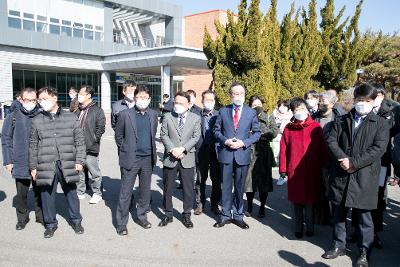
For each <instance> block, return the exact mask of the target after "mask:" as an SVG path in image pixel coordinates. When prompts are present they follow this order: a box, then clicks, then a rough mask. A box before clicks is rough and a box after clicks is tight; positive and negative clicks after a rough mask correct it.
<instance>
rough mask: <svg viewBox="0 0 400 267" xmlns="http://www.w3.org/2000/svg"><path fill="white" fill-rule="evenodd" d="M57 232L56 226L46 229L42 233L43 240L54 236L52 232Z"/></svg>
mask: <svg viewBox="0 0 400 267" xmlns="http://www.w3.org/2000/svg"><path fill="white" fill-rule="evenodd" d="M56 230H57V226H56V227H53V228H46V230H45V231H44V238H51V237H53V235H54V232H55V231H56Z"/></svg>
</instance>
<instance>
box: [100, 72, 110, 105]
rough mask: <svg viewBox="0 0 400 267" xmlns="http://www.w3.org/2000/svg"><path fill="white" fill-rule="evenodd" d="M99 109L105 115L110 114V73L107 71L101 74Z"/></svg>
mask: <svg viewBox="0 0 400 267" xmlns="http://www.w3.org/2000/svg"><path fill="white" fill-rule="evenodd" d="M101 107H102V109H103V110H104V112H105V113H110V112H111V85H110V73H109V72H107V71H103V72H102V73H101Z"/></svg>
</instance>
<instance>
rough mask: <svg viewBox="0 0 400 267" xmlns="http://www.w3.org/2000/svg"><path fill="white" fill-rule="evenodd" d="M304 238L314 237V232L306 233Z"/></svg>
mask: <svg viewBox="0 0 400 267" xmlns="http://www.w3.org/2000/svg"><path fill="white" fill-rule="evenodd" d="M306 236H308V237H313V236H314V231H306Z"/></svg>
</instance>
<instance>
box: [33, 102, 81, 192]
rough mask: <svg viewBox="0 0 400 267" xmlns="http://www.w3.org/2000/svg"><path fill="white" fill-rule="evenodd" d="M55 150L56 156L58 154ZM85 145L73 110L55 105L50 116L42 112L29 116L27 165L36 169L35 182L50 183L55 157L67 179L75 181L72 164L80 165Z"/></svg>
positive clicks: (40, 183) (76, 174)
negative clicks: (30, 120) (31, 117)
mask: <svg viewBox="0 0 400 267" xmlns="http://www.w3.org/2000/svg"><path fill="white" fill-rule="evenodd" d="M57 150H58V151H59V155H60V158H58V153H57ZM85 152H86V146H85V139H84V136H83V130H82V129H81V128H80V126H79V121H78V118H77V117H76V115H75V114H74V113H71V112H69V111H64V110H62V109H61V108H59V110H58V112H57V113H56V114H55V115H54V118H53V116H52V115H51V114H50V113H48V112H44V113H43V114H39V115H37V116H36V117H35V118H34V119H33V120H32V126H31V135H30V140H29V168H30V169H31V170H33V169H36V170H37V177H36V184H37V185H39V186H44V185H51V184H52V182H53V179H54V169H55V161H57V160H58V159H60V161H61V166H62V172H63V175H64V178H65V181H66V182H67V183H76V182H78V181H79V175H78V172H77V171H76V170H75V164H82V165H84V163H85V160H86V153H85Z"/></svg>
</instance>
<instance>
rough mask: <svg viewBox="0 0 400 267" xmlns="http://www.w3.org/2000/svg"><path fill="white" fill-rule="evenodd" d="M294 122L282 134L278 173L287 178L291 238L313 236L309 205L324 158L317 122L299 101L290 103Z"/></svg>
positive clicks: (317, 191) (315, 195)
mask: <svg viewBox="0 0 400 267" xmlns="http://www.w3.org/2000/svg"><path fill="white" fill-rule="evenodd" d="M290 109H291V110H292V112H293V114H294V119H292V121H291V122H290V123H289V124H288V125H287V126H286V128H285V130H284V131H283V135H282V139H281V147H280V151H281V153H280V158H279V172H280V174H281V175H287V176H288V182H287V189H288V199H289V201H290V202H291V203H292V204H293V208H294V225H295V236H296V237H297V238H302V237H303V221H304V213H305V221H306V235H307V236H312V235H313V234H314V212H313V204H314V203H316V202H317V201H318V200H319V196H320V181H321V172H322V168H323V166H324V164H325V162H326V159H327V151H326V144H325V140H324V136H323V133H322V128H321V127H320V125H319V123H318V122H316V121H314V120H313V119H312V118H311V116H310V114H309V112H308V109H307V104H306V102H305V101H304V100H303V99H302V98H294V99H293V100H292V101H291V103H290Z"/></svg>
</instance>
